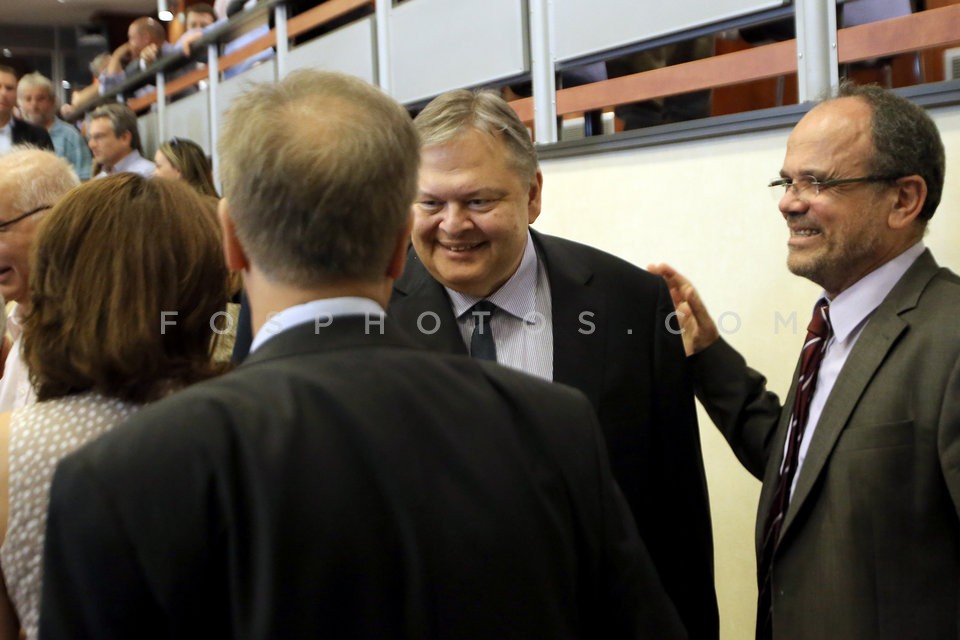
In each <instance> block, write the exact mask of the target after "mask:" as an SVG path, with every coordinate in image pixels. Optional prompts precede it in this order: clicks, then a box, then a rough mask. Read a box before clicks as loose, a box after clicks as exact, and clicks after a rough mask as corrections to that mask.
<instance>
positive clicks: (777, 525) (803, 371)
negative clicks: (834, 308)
mask: <svg viewBox="0 0 960 640" xmlns="http://www.w3.org/2000/svg"><path fill="white" fill-rule="evenodd" d="M830 333H831V329H830V317H829V303H828V302H827V300H826V298H822V299H821V300H820V301H819V302H817V306H816V307H815V308H814V310H813V318H811V319H810V325H809V326H808V327H807V339H806V341H805V342H804V343H803V351H802V352H801V354H800V375H799V376H798V377H797V392H796V396H795V397H794V399H793V411H792V413H791V414H790V426H789V428H788V430H787V450H786V453H784V455H783V464H782V465H781V466H780V476H779V477H778V478H777V489H776V493H775V494H774V498H773V504H772V505H771V507H770V512H769V513H768V514H767V520H766V523H765V524H764V528H763V532H764V535H763V545H762V546H761V547H760V559H759V561H758V562H757V577H758V582H759V583H760V597H759V599H758V602H757V640H770V639H771V638H773V598H772V595H773V594H772V589H773V555H774V552H775V551H776V548H777V543H778V542H779V541H780V529H781V527H782V526H783V519H784V517H785V516H786V515H787V507H788V506H789V505H790V489H791V487H793V479H794V477H795V476H796V473H797V465H798V462H799V457H800V443H801V442H802V441H803V432H804V430H805V429H806V426H807V414H808V413H809V411H810V399H811V398H813V392H814V390H815V389H816V387H817V373H818V372H819V371H820V361H821V360H823V353H824V351H826V348H827V341H828V340H829V338H830Z"/></svg>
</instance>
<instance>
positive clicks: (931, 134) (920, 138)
mask: <svg viewBox="0 0 960 640" xmlns="http://www.w3.org/2000/svg"><path fill="white" fill-rule="evenodd" d="M834 98H860V99H861V100H863V101H865V102H866V103H867V104H868V105H870V108H871V110H872V111H873V122H872V124H871V132H870V133H871V138H872V141H873V148H874V150H875V153H874V155H873V157H872V158H870V161H869V165H868V171H869V172H870V173H871V174H874V175H883V176H911V175H918V176H920V177H921V178H923V180H924V182H926V183H927V198H926V200H925V201H924V203H923V208H922V209H921V210H920V214H919V216H917V218H918V220H920V221H921V222H922V223H923V224H926V222H927V221H928V220H929V219H930V218H932V217H933V214H934V212H935V211H936V210H937V206H938V205H939V204H940V197H941V195H942V194H943V180H944V174H945V171H946V169H945V164H946V160H945V153H944V149H943V141H942V140H941V139H940V131H939V130H938V129H937V125H936V124H935V123H934V122H933V119H932V118H931V117H930V115H929V114H928V113H927V112H926V110H925V109H923V108H922V107H920V106H918V105H916V104H914V103H913V102H910V101H909V100H907V99H906V98H903V97H901V96H898V95H897V94H895V93H892V92H890V91H888V90H886V89H883V88H881V87H879V86H877V85H857V84H854V83H853V82H849V81H844V82H843V83H841V85H840V87H839V88H838V89H837V91H836V92H835V95H834ZM831 99H832V98H831Z"/></svg>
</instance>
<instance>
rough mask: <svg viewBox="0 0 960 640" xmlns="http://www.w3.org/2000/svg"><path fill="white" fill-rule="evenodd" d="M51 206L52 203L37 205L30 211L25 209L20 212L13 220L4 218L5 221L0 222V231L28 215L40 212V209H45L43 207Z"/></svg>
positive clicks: (50, 207) (49, 207) (48, 207)
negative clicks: (24, 211) (23, 211)
mask: <svg viewBox="0 0 960 640" xmlns="http://www.w3.org/2000/svg"><path fill="white" fill-rule="evenodd" d="M52 208H53V205H52V204H45V205H43V206H42V207H37V208H36V209H31V210H30V211H27V212H26V213H21V214H20V215H19V216H17V217H16V218H14V219H13V220H6V221H4V222H0V231H6V230H7V229H8V228H9V227H11V226H13V225H15V224H16V223H18V222H20V221H21V220H23V219H24V218H29V217H30V216H32V215H33V214H35V213H40V212H41V211H43V210H45V209H52Z"/></svg>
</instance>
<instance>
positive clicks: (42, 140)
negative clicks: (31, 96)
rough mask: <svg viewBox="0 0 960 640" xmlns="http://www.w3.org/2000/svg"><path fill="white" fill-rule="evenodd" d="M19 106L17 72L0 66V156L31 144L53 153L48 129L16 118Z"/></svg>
mask: <svg viewBox="0 0 960 640" xmlns="http://www.w3.org/2000/svg"><path fill="white" fill-rule="evenodd" d="M16 106H17V72H16V71H15V70H14V69H13V67H8V66H6V65H2V64H0V154H4V153H6V152H8V151H10V149H12V148H13V147H14V146H15V145H18V144H30V145H33V146H35V147H39V148H41V149H50V150H51V151H53V142H52V141H51V140H50V134H48V133H47V131H46V129H41V128H40V127H35V126H33V125H32V124H30V123H29V122H24V121H23V120H21V119H19V118H15V117H14V115H13V113H14V109H15V108H16Z"/></svg>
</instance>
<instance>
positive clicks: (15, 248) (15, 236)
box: [0, 147, 80, 413]
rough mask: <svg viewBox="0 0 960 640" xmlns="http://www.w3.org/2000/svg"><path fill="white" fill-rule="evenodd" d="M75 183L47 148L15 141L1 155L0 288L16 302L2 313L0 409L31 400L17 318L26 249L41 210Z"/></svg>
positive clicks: (24, 295)
mask: <svg viewBox="0 0 960 640" xmlns="http://www.w3.org/2000/svg"><path fill="white" fill-rule="evenodd" d="M78 184H80V181H79V179H78V178H77V175H76V173H75V172H74V171H73V168H72V167H71V166H70V163H68V162H67V161H66V160H64V159H63V158H59V157H57V156H56V155H54V153H53V152H52V151H42V150H39V149H33V148H27V147H14V148H13V150H11V151H10V152H9V153H7V154H6V155H3V156H0V294H2V295H3V297H4V298H5V299H6V300H7V302H15V303H16V305H14V306H13V308H12V309H11V310H10V313H9V315H8V317H7V331H8V333H9V339H10V340H12V345H11V346H10V351H9V354H8V355H7V359H6V362H5V363H4V367H3V377H2V378H0V413H2V412H4V411H12V410H13V409H17V408H19V407H22V406H25V405H27V404H30V403H31V402H33V399H34V397H35V396H34V393H33V389H32V388H31V386H30V379H29V373H28V372H27V368H26V365H25V364H23V361H22V360H21V359H20V334H21V332H22V329H21V326H20V321H21V319H22V318H23V316H24V315H25V313H26V312H27V311H28V310H29V296H28V293H29V288H30V252H31V250H32V249H33V241H34V238H35V237H36V235H37V229H38V228H39V226H40V221H41V220H42V219H43V215H44V214H45V213H46V212H47V211H49V210H50V209H51V208H53V205H55V204H56V203H57V201H58V200H59V199H60V198H61V197H62V196H63V194H65V193H66V192H67V191H69V190H70V189H72V188H73V187H75V186H77V185H78Z"/></svg>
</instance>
